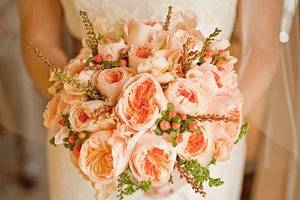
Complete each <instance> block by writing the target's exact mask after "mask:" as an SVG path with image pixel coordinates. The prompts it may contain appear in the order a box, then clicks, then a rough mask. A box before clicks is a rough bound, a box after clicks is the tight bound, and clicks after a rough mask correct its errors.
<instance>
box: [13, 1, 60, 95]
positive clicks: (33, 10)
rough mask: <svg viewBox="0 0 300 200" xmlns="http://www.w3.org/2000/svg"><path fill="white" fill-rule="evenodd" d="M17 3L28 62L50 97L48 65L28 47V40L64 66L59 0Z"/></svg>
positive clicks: (45, 92) (34, 77) (42, 89)
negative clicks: (48, 90)
mask: <svg viewBox="0 0 300 200" xmlns="http://www.w3.org/2000/svg"><path fill="white" fill-rule="evenodd" d="M18 6H19V13H20V19H21V34H22V51H23V57H24V60H25V64H26V66H27V68H28V71H29V72H30V74H31V76H32V79H33V80H34V82H35V84H36V86H37V87H38V89H39V90H40V92H41V93H42V94H43V95H44V96H48V95H49V94H48V92H47V88H48V87H49V81H48V79H49V68H48V67H47V66H46V65H45V64H44V63H42V62H41V61H40V59H39V58H37V57H36V56H35V55H34V54H33V53H32V51H31V50H30V49H28V48H27V42H31V43H32V44H33V45H34V46H36V47H38V48H39V49H41V50H42V52H43V54H44V55H47V57H48V58H49V59H50V60H51V62H53V63H54V64H56V65H59V66H64V65H65V63H66V55H65V53H64V51H63V48H62V17H63V16H62V9H61V6H60V3H59V1H58V0H18Z"/></svg>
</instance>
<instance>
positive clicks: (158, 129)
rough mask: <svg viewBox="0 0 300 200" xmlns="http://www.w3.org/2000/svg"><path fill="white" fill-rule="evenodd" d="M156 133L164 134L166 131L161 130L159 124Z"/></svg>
mask: <svg viewBox="0 0 300 200" xmlns="http://www.w3.org/2000/svg"><path fill="white" fill-rule="evenodd" d="M155 133H156V135H163V133H164V132H163V131H162V130H161V128H160V127H159V126H157V128H156V129H155Z"/></svg>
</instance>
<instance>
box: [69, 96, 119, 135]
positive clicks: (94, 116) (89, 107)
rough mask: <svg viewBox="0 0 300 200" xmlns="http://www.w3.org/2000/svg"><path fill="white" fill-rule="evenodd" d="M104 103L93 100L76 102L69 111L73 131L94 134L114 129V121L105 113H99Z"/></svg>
mask: <svg viewBox="0 0 300 200" xmlns="http://www.w3.org/2000/svg"><path fill="white" fill-rule="evenodd" d="M103 106H105V105H104V102H103V101H100V100H93V101H87V102H80V101H78V102H76V103H74V104H73V105H72V107H71V109H70V116H69V121H70V124H71V128H72V130H74V131H90V132H95V131H98V130H102V129H111V128H114V127H115V121H114V120H113V119H112V118H111V117H110V116H109V115H108V114H106V113H101V109H102V108H103Z"/></svg>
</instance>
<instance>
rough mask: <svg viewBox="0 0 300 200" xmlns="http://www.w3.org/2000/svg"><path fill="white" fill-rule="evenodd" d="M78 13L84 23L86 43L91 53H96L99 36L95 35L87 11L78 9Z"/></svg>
mask: <svg viewBox="0 0 300 200" xmlns="http://www.w3.org/2000/svg"><path fill="white" fill-rule="evenodd" d="M79 15H80V16H81V18H82V22H83V23H84V26H85V29H86V34H87V36H88V37H87V38H86V39H85V41H86V43H87V45H88V46H89V47H90V49H91V50H92V53H93V55H97V53H98V39H97V38H99V36H97V34H96V32H95V30H94V26H93V24H92V23H91V21H90V19H89V17H88V14H87V12H85V11H82V10H80V11H79Z"/></svg>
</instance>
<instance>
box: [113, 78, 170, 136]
mask: <svg viewBox="0 0 300 200" xmlns="http://www.w3.org/2000/svg"><path fill="white" fill-rule="evenodd" d="M166 107H167V100H166V97H165V96H164V93H163V91H162V88H161V86H160V84H159V83H158V82H157V81H155V80H154V78H153V77H152V76H151V75H149V74H139V75H136V76H134V77H133V78H131V79H129V81H128V82H127V83H126V84H125V85H124V88H123V93H122V94H121V96H120V98H119V101H118V103H117V105H116V107H115V109H116V113H117V114H118V116H119V117H120V119H121V121H123V122H124V123H125V124H126V125H127V126H128V127H129V128H131V129H132V130H134V131H140V130H147V129H149V128H150V127H152V126H153V125H154V123H155V121H156V120H157V118H158V117H159V116H160V112H161V111H163V110H165V109H166Z"/></svg>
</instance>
